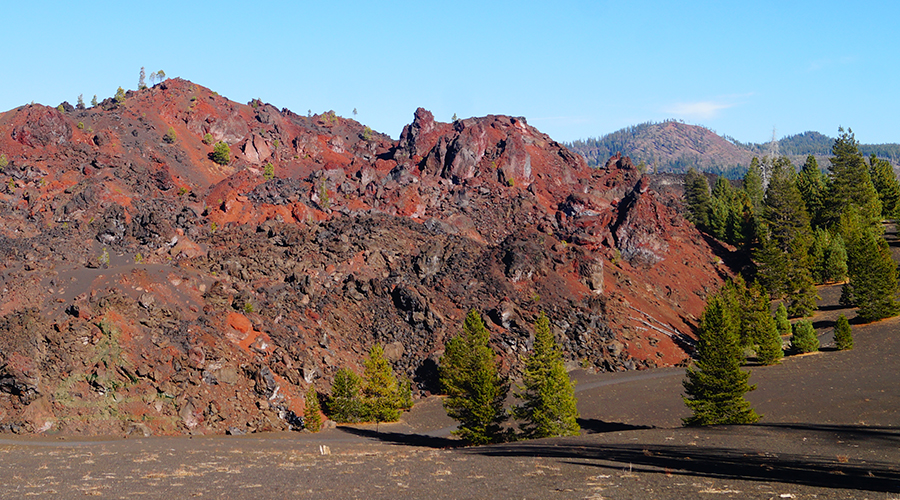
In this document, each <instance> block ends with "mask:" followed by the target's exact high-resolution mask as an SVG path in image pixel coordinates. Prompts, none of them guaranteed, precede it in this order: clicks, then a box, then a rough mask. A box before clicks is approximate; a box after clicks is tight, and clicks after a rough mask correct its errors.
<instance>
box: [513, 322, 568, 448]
mask: <svg viewBox="0 0 900 500" xmlns="http://www.w3.org/2000/svg"><path fill="white" fill-rule="evenodd" d="M522 383H523V385H522V386H520V387H519V388H518V389H519V390H518V392H517V393H516V397H518V398H519V399H521V400H522V401H523V403H522V405H521V406H518V407H516V408H515V409H514V413H513V414H514V416H515V417H516V418H517V419H520V420H524V421H525V422H524V423H523V424H522V425H521V428H522V434H523V435H524V436H525V437H527V438H543V437H551V436H577V435H578V433H579V431H580V430H581V427H580V426H579V425H578V408H576V404H577V402H578V401H577V400H576V399H575V384H574V383H573V382H572V380H571V379H570V378H569V374H568V373H567V372H566V368H565V366H564V365H563V361H562V351H561V350H560V348H559V344H557V343H556V340H555V339H554V338H553V333H551V332H550V320H549V319H547V316H546V315H544V313H541V315H540V316H539V317H538V319H537V321H536V322H535V323H534V347H533V350H532V352H531V355H529V356H528V358H527V359H526V360H525V372H524V374H523V377H522Z"/></svg>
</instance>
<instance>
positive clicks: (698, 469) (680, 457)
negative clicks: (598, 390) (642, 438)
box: [464, 424, 900, 492]
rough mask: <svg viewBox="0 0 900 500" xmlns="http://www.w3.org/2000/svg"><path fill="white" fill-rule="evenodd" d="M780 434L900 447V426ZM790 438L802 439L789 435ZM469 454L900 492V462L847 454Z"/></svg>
mask: <svg viewBox="0 0 900 500" xmlns="http://www.w3.org/2000/svg"><path fill="white" fill-rule="evenodd" d="M769 427H772V428H774V429H775V430H774V431H773V432H776V433H786V434H791V433H794V432H796V433H798V434H799V433H802V434H803V435H809V434H810V433H811V432H812V433H817V434H822V433H824V434H831V435H832V436H833V437H835V438H836V437H837V436H840V437H841V438H842V439H844V440H853V439H858V440H860V441H864V442H865V444H866V446H872V445H874V446H880V447H883V448H889V447H891V448H893V449H894V450H896V447H897V445H898V442H897V440H898V439H900V429H896V428H893V429H891V428H873V427H855V426H819V425H805V424H798V425H791V424H786V425H777V426H769ZM784 439H801V438H800V436H797V435H788V436H785V437H784ZM464 452H466V453H478V454H481V455H485V456H492V457H546V458H557V459H561V460H563V461H565V462H566V463H571V464H578V465H585V466H594V467H602V468H606V469H610V470H622V469H623V468H630V469H631V470H632V471H634V472H642V473H651V474H652V473H657V474H679V475H684V476H701V477H710V478H721V479H731V480H736V479H739V480H749V481H771V482H778V483H786V484H802V485H808V486H815V487H824V488H841V489H854V490H866V491H881V492H900V465H898V464H897V463H891V462H879V461H871V460H867V461H865V462H863V461H861V460H857V459H850V458H848V457H842V456H841V455H834V456H832V455H827V456H816V455H798V454H790V453H778V452H766V451H765V450H764V449H763V448H760V449H742V448H723V447H708V448H704V447H698V446H684V445H660V444H639V443H635V444H604V443H592V442H590V441H578V440H568V439H566V440H556V439H554V440H544V441H531V442H518V443H511V444H507V445H495V446H489V447H481V448H469V449H466V450H464Z"/></svg>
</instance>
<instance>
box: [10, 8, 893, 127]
mask: <svg viewBox="0 0 900 500" xmlns="http://www.w3.org/2000/svg"><path fill="white" fill-rule="evenodd" d="M3 11H4V20H5V22H4V23H3V24H4V26H3V35H4V50H3V55H2V61H3V68H4V75H3V77H2V78H0V110H8V109H11V108H14V107H17V106H20V105H22V104H26V103H29V102H31V101H35V102H38V103H42V104H48V105H53V106H55V105H57V104H59V103H60V102H62V101H64V100H67V101H69V102H70V103H72V104H74V103H75V101H76V99H77V97H78V94H84V99H85V101H86V102H88V101H90V98H91V97H92V96H93V95H94V94H96V95H97V96H98V97H99V98H100V99H103V98H105V97H109V96H112V95H113V94H114V93H115V90H116V88H117V87H118V86H122V87H124V88H126V89H134V88H136V87H137V82H138V73H139V70H140V68H141V66H144V67H146V68H147V75H148V76H149V74H150V73H151V72H153V71H156V70H159V69H162V70H164V71H165V72H166V74H167V75H168V76H169V77H174V76H179V77H182V78H186V79H188V80H191V81H193V82H194V83H197V84H200V85H203V86H206V87H209V88H211V89H212V90H215V91H217V92H219V93H220V94H222V95H224V96H226V97H228V98H230V99H233V100H235V101H239V102H247V101H249V100H250V99H253V98H260V99H262V100H263V101H266V102H270V103H272V104H274V105H275V106H277V107H279V108H282V107H286V108H289V109H291V110H293V111H295V112H297V113H301V114H305V113H306V112H307V110H312V111H313V112H314V113H319V112H323V111H327V110H334V111H335V112H337V113H338V114H339V115H342V116H346V117H353V114H352V111H353V109H354V108H356V109H357V110H358V115H357V116H356V119H358V120H359V121H360V122H362V123H364V124H366V125H369V126H371V127H372V128H373V129H375V130H378V131H380V132H384V133H387V134H390V135H391V136H393V137H397V136H398V135H399V133H400V131H401V129H402V127H403V125H405V124H406V123H408V122H410V121H411V120H412V116H413V112H414V111H415V109H416V108H417V107H419V106H422V107H424V108H426V109H428V110H430V111H432V112H433V113H434V115H435V117H436V118H437V119H439V120H442V121H449V120H450V118H451V117H452V116H453V114H454V113H456V114H457V115H458V116H460V117H468V116H483V115H486V114H508V115H513V116H525V117H526V118H527V120H528V122H529V123H530V124H532V125H534V126H536V127H538V128H539V129H541V130H542V131H544V132H546V133H547V134H549V135H550V136H551V137H553V138H554V139H556V140H559V141H570V140H574V139H579V138H586V137H597V136H601V135H603V134H606V133H609V132H613V131H615V130H618V129H620V128H622V127H625V126H628V125H635V124H638V123H641V122H645V121H661V120H664V119H668V118H674V119H679V120H684V121H685V122H687V123H693V124H699V125H704V126H707V127H709V128H711V129H713V130H715V131H716V132H718V133H719V134H722V135H729V136H732V137H734V138H736V139H738V140H740V141H745V142H765V141H767V140H768V139H770V138H771V136H772V132H773V129H774V130H775V133H776V135H777V136H778V137H782V136H785V135H789V134H796V133H800V132H804V131H807V130H815V131H819V132H822V133H824V134H826V135H829V136H832V137H833V136H835V135H836V133H837V128H838V126H844V127H851V128H852V129H853V130H854V132H855V133H856V137H857V139H859V140H860V141H861V142H864V143H883V142H900V125H898V124H897V119H898V117H900V95H898V89H900V84H898V81H900V30H897V29H896V23H897V21H898V20H900V2H896V1H869V2H865V1H864V2H857V3H855V4H851V3H848V2H837V1H827V0H826V1H817V2H812V1H809V2H807V1H794V2H790V1H788V2H785V1H783V0H782V1H757V2H733V1H709V2H707V1H692V2H674V1H672V2H662V1H640V0H610V1H602V0H600V1H591V2H580V1H568V0H557V1H555V2H552V3H550V2H529V1H518V2H499V1H498V2H494V1H490V0H482V1H468V0H460V1H455V2H421V1H419V2H403V1H393V2H392V1H383V2H346V1H329V2H323V1H317V2H303V1H296V2H269V1H264V0H261V1H256V2H233V1H218V2H205V1H199V2H173V1H167V0H157V1H152V2H121V1H118V2H106V1H97V2H91V3H90V4H88V5H81V4H79V3H77V2H41V1H39V0H38V1H34V2H15V3H13V4H12V5H4V8H3Z"/></svg>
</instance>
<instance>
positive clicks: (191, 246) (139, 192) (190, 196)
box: [0, 79, 728, 434]
mask: <svg viewBox="0 0 900 500" xmlns="http://www.w3.org/2000/svg"><path fill="white" fill-rule="evenodd" d="M173 139H174V140H173ZM210 139H211V140H210ZM217 141H224V142H227V143H228V144H229V145H230V151H231V155H232V161H231V162H230V163H229V164H228V165H219V164H217V163H215V162H214V161H212V159H211V158H212V156H211V153H212V151H213V145H214V143H215V142H217ZM0 154H2V155H3V157H2V158H5V160H6V165H5V166H4V168H3V169H2V171H0V220H2V225H0V258H2V260H0V286H2V296H0V323H2V324H0V330H2V331H3V336H2V338H0V367H2V368H0V430H2V431H6V432H66V433H82V434H103V433H107V434H108V433H123V432H125V433H129V432H138V433H143V434H178V433H222V432H232V433H241V432H250V431H259V430H273V429H285V428H289V427H294V428H296V427H297V426H298V425H299V423H298V420H297V419H296V418H295V417H296V416H297V415H300V414H302V403H303V394H305V393H306V391H307V389H308V388H309V386H310V385H313V386H315V388H316V389H317V390H319V391H320V392H323V393H324V392H327V390H328V388H329V385H330V381H331V377H332V376H333V374H334V373H335V372H336V371H337V370H338V369H339V368H341V367H350V368H352V369H355V370H360V369H361V361H362V359H363V358H364V356H365V353H366V352H367V351H368V349H369V347H370V346H371V345H372V344H374V343H376V342H380V343H382V344H383V345H384V346H385V352H386V354H387V355H388V357H389V358H390V360H391V361H392V363H393V365H394V367H395V370H397V371H398V372H399V373H402V374H405V375H407V376H409V377H410V378H412V379H413V380H414V381H415V385H416V388H417V393H422V394H424V393H428V392H434V391H437V390H438V388H437V386H436V370H437V361H438V360H439V358H440V355H441V353H442V349H443V346H444V343H445V341H446V340H447V339H448V338H449V337H451V336H453V335H455V334H456V333H457V332H458V331H459V329H460V325H461V323H462V320H463V318H464V316H465V314H466V313H467V311H469V310H470V309H473V308H474V309H477V310H479V311H481V312H482V313H483V315H484V317H485V318H486V321H487V323H488V326H489V328H490V330H491V343H492V345H493V347H494V348H495V350H496V352H497V353H498V354H499V356H500V359H501V360H502V366H503V369H504V370H505V371H507V372H509V373H510V374H512V375H513V376H514V375H515V374H516V373H517V370H518V369H519V368H520V365H521V362H522V359H523V358H524V356H525V354H526V353H527V352H528V349H529V343H530V340H531V338H532V326H531V325H532V322H533V321H534V319H535V318H536V316H537V315H538V314H539V312H541V311H544V312H546V313H547V315H548V316H549V317H550V320H551V325H552V328H553V330H554V333H555V334H556V337H557V339H558V340H559V341H560V342H561V344H562V345H563V347H564V349H565V356H566V358H567V359H568V360H569V362H570V363H571V366H573V367H576V366H584V367H588V368H590V369H596V370H610V371H611V370H626V369H643V368H650V367H656V366H667V365H676V364H679V363H683V362H684V361H685V360H686V359H687V358H688V357H689V355H690V352H691V345H692V342H693V340H692V338H693V334H692V327H693V326H694V325H695V323H696V320H697V317H698V316H699V314H700V312H701V311H702V308H703V304H704V300H705V297H706V294H707V293H708V292H709V291H711V290H713V289H715V288H716V287H717V286H718V285H719V284H720V282H721V280H722V279H723V276H726V275H727V274H728V270H727V269H726V268H725V267H724V266H723V265H722V260H721V259H720V258H719V257H718V256H717V255H716V253H715V252H714V251H713V248H712V247H711V246H710V244H708V243H707V242H706V241H705V240H704V239H703V238H702V237H701V235H700V234H699V233H698V232H697V231H696V230H695V229H694V227H693V226H692V225H691V224H689V223H687V222H686V221H685V220H684V218H683V217H682V215H681V213H680V205H679V202H678V200H676V199H674V198H673V197H671V196H669V195H665V194H660V193H657V192H655V191H654V190H653V189H651V187H650V186H651V182H650V179H649V178H648V177H647V176H646V175H643V174H642V173H641V172H639V171H638V170H637V169H635V167H634V165H632V163H631V161H630V160H629V159H628V158H627V157H619V156H616V157H613V158H611V159H610V161H609V162H608V163H607V164H606V166H605V167H604V168H597V169H592V168H589V167H588V166H587V165H586V164H585V162H584V160H583V159H582V158H581V157H580V156H577V155H575V154H573V153H571V152H570V151H568V150H567V149H566V148H565V147H563V146H562V145H560V144H559V143H557V142H555V141H553V140H552V139H551V138H550V137H548V136H547V135H545V134H543V133H541V132H540V131H538V130H537V129H535V128H534V127H532V126H530V125H528V123H527V122H526V120H525V119H524V118H514V117H508V116H486V117H481V118H468V119H463V120H458V121H456V122H454V123H442V122H437V121H435V120H434V118H433V116H432V115H431V113H429V112H428V111H426V110H424V109H419V110H416V112H415V117H414V119H413V121H412V123H411V124H410V125H408V126H406V127H405V128H404V129H403V131H402V133H401V135H400V138H399V140H397V141H395V140H392V139H391V138H390V137H389V136H387V135H384V134H381V133H378V132H375V131H372V130H371V129H369V128H368V127H364V126H363V125H361V124H359V123H357V122H356V121H354V120H350V119H346V118H343V117H340V116H336V115H335V114H334V113H332V112H329V113H324V114H319V115H314V116H300V115H297V114H295V113H292V112H290V111H289V110H286V109H282V110H278V109H276V108H275V107H273V106H272V105H269V104H266V103H263V102H260V101H258V100H255V101H252V102H250V103H248V104H246V105H244V104H238V103H235V102H232V101H229V100H227V99H226V98H224V97H222V96H219V95H217V94H215V93H213V92H211V91H210V90H208V89H206V88H204V87H201V86H199V85H195V84H193V83H191V82H188V81H185V80H180V79H170V80H166V81H165V82H162V83H160V84H158V85H156V86H154V87H152V88H150V89H145V90H141V91H137V92H128V93H127V95H126V98H125V99H124V100H122V101H121V102H117V101H115V100H113V99H107V100H105V101H104V102H102V103H101V104H99V105H98V106H95V107H91V108H88V109H76V108H74V107H72V106H70V105H69V104H67V103H63V104H62V105H61V106H60V107H59V108H52V107H45V106H40V105H27V106H23V107H20V108H17V109H14V110H11V111H8V112H6V113H3V114H2V115H0Z"/></svg>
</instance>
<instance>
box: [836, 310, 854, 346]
mask: <svg viewBox="0 0 900 500" xmlns="http://www.w3.org/2000/svg"><path fill="white" fill-rule="evenodd" d="M834 346H835V347H836V348H837V349H838V350H840V351H846V350H848V349H853V330H852V329H851V328H850V322H849V321H847V317H846V316H844V315H843V314H841V315H840V316H838V319H837V321H836V322H835V323H834Z"/></svg>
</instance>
